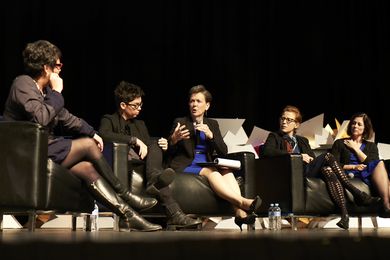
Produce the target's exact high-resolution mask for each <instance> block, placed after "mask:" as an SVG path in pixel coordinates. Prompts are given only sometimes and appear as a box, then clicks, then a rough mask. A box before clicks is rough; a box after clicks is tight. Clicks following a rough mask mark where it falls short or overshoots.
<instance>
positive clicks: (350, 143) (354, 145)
mask: <svg viewBox="0 0 390 260" xmlns="http://www.w3.org/2000/svg"><path fill="white" fill-rule="evenodd" d="M344 144H345V145H346V146H347V147H348V148H350V149H352V150H354V151H358V150H360V144H359V143H357V142H355V141H353V140H352V139H346V140H344Z"/></svg>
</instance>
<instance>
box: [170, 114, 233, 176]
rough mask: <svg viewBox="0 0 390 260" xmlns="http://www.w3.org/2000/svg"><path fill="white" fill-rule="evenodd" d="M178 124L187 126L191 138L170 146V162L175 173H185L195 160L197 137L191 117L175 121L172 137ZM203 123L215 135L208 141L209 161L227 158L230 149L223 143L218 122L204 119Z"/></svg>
mask: <svg viewBox="0 0 390 260" xmlns="http://www.w3.org/2000/svg"><path fill="white" fill-rule="evenodd" d="M177 123H180V125H186V127H187V129H188V130H189V131H190V138H189V139H187V140H181V141H179V142H177V143H176V144H175V145H169V148H168V151H169V158H168V162H169V165H170V167H171V168H173V169H174V170H175V171H177V172H183V170H184V169H185V168H186V167H187V166H189V165H190V164H191V163H192V161H193V160H194V151H195V141H196V137H195V130H194V125H193V121H192V119H191V118H190V117H180V118H176V119H175V120H174V121H173V125H172V129H171V132H170V135H172V133H173V131H174V130H175V128H176V126H177ZM203 123H204V124H206V125H208V127H209V128H210V130H211V131H212V132H213V135H214V137H213V139H212V140H209V139H206V144H207V154H206V155H207V159H208V160H209V161H211V160H213V158H214V157H215V156H221V157H224V156H226V155H227V152H228V149H227V146H226V144H225V142H224V141H223V138H222V135H221V131H220V129H219V124H218V122H217V121H216V120H214V119H210V118H203Z"/></svg>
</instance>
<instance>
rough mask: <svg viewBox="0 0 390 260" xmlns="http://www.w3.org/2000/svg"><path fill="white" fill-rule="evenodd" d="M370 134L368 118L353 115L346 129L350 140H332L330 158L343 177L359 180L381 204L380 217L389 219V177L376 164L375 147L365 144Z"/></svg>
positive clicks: (380, 164) (378, 161) (377, 160)
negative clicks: (343, 172)
mask: <svg viewBox="0 0 390 260" xmlns="http://www.w3.org/2000/svg"><path fill="white" fill-rule="evenodd" d="M373 133H374V130H373V126H372V123H371V119H370V118H369V117H368V115H367V114H365V113H357V114H354V115H353V116H352V117H351V119H350V120H349V123H348V126H347V134H348V135H349V136H350V137H348V138H344V139H338V140H336V141H335V142H334V144H333V146H332V154H333V155H334V157H335V158H336V160H337V161H338V162H339V163H340V165H341V167H342V169H344V171H345V172H346V173H347V174H349V175H351V176H353V177H355V178H360V179H361V180H362V181H363V182H365V183H366V184H367V185H368V186H369V187H370V188H373V189H374V190H376V191H377V192H378V193H379V196H380V197H381V198H382V202H383V212H381V214H384V215H385V216H386V217H389V216H390V204H389V199H390V198H389V196H390V193H389V189H390V183H389V178H390V174H389V172H387V170H386V167H385V164H384V162H383V161H382V160H379V152H378V147H377V146H376V144H375V143H373V142H370V141H368V140H369V139H370V138H371V137H372V135H373Z"/></svg>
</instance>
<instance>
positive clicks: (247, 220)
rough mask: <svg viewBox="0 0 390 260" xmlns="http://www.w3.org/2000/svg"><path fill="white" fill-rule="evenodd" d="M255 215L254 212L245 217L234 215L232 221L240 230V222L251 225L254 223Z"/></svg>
mask: <svg viewBox="0 0 390 260" xmlns="http://www.w3.org/2000/svg"><path fill="white" fill-rule="evenodd" d="M256 217H257V215H256V214H249V215H248V216H246V217H245V218H241V217H235V218H234V223H236V225H237V226H238V227H239V228H240V230H241V231H242V227H241V226H242V224H247V225H253V224H255V221H256Z"/></svg>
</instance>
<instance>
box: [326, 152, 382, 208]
mask: <svg viewBox="0 0 390 260" xmlns="http://www.w3.org/2000/svg"><path fill="white" fill-rule="evenodd" d="M325 160H326V161H327V163H328V165H329V166H330V167H331V168H332V170H333V172H334V173H335V174H336V176H337V178H338V179H339V181H340V182H341V184H342V186H343V187H344V188H346V189H347V190H349V191H350V192H351V193H352V195H353V197H354V200H355V203H356V204H357V205H359V206H368V205H372V204H376V203H378V202H379V201H380V198H379V197H372V196H370V195H368V194H367V193H365V192H364V191H361V190H359V189H358V188H356V187H355V186H353V185H352V183H351V182H350V181H349V180H348V177H347V175H346V174H345V172H344V171H343V169H341V167H340V165H339V164H338V163H337V161H336V160H335V158H334V156H333V155H332V154H330V153H327V154H326V155H325Z"/></svg>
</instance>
